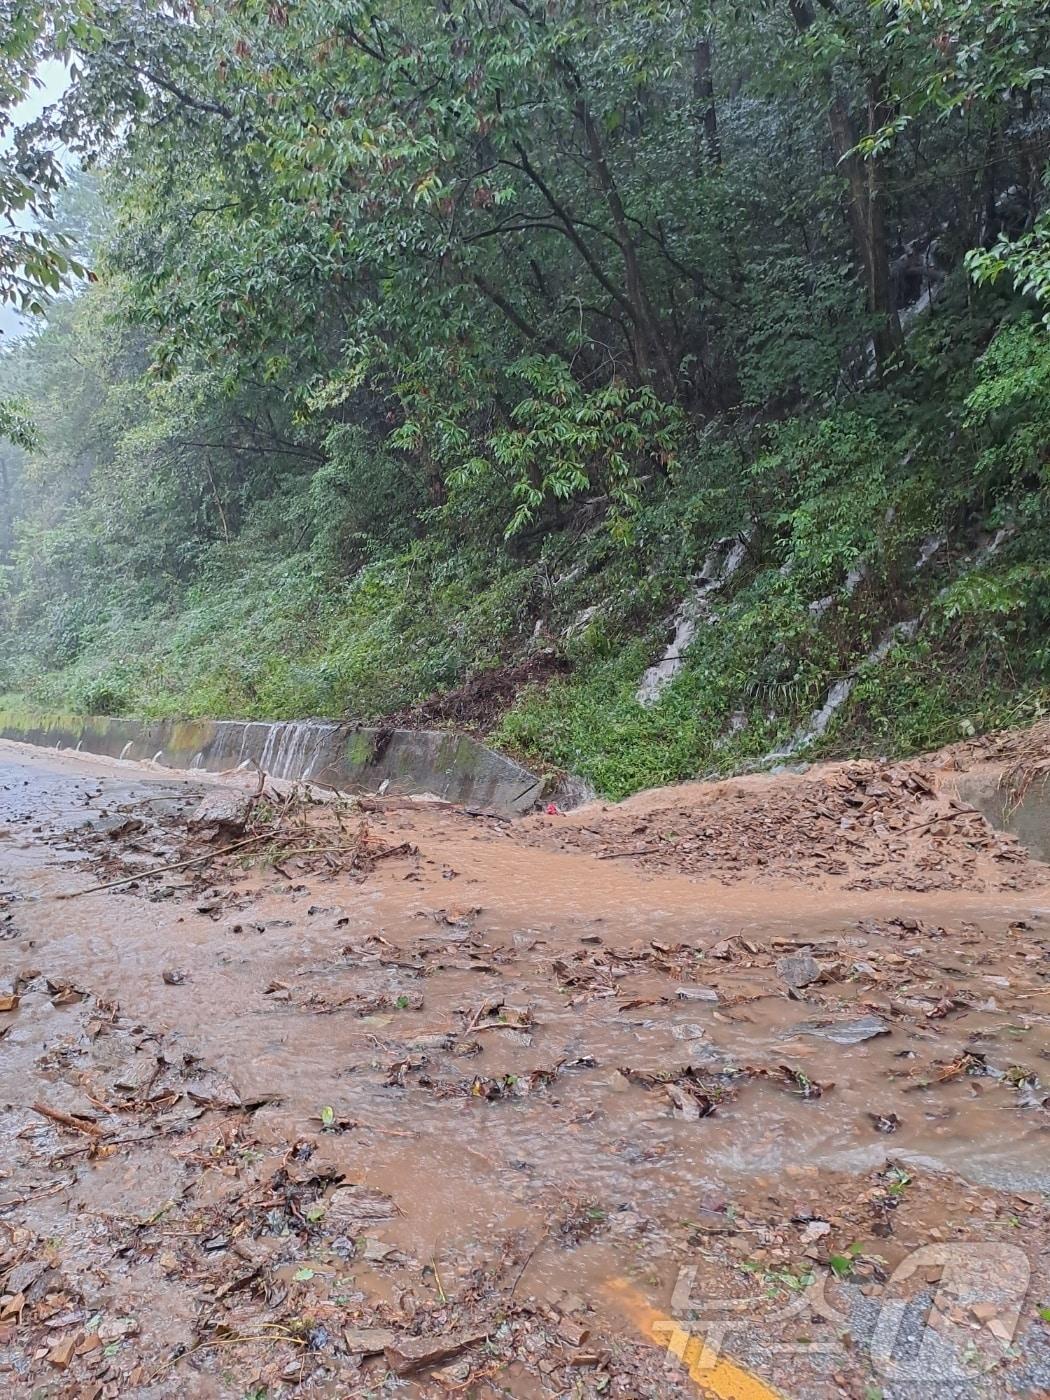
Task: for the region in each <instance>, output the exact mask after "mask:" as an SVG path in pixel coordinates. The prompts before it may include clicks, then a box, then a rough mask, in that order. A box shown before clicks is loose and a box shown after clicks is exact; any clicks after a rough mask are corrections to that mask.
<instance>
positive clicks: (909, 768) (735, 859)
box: [531, 762, 1046, 890]
mask: <svg viewBox="0 0 1050 1400" xmlns="http://www.w3.org/2000/svg"><path fill="white" fill-rule="evenodd" d="M672 791H673V800H671V801H669V800H668V796H669V795H671V794H661V793H649V794H643V795H642V796H640V797H638V798H633V799H630V800H628V801H627V802H625V803H622V804H621V805H620V806H619V807H605V808H602V809H601V810H600V814H599V816H598V820H597V821H595V820H594V815H595V812H594V809H593V808H589V809H587V810H586V811H585V812H581V813H577V814H570V816H569V817H568V819H565V818H562V817H560V816H558V815H555V816H548V817H543V818H533V819H532V820H531V825H532V826H533V828H534V829H535V830H536V831H537V832H538V833H540V839H542V840H550V841H552V842H553V843H555V844H557V845H560V846H563V847H565V846H576V847H579V848H582V849H584V850H588V851H592V852H594V853H595V854H596V855H598V857H599V858H600V859H603V860H611V859H617V860H633V861H638V862H640V863H641V864H643V865H644V866H646V867H648V868H650V869H654V870H672V871H677V872H681V873H683V874H688V875H694V876H702V877H708V878H714V879H718V880H722V881H726V882H732V881H734V880H749V881H751V880H755V879H766V880H778V879H780V880H784V879H786V880H821V879H826V878H827V877H829V876H833V877H839V878H841V879H843V880H844V881H845V882H846V885H847V888H849V889H855V890H865V889H869V890H871V889H879V888H883V889H893V890H952V889H959V890H997V889H1000V890H1009V889H1025V888H1027V887H1029V886H1032V885H1036V884H1040V883H1043V882H1044V880H1045V878H1046V872H1045V870H1043V869H1042V868H1041V867H1040V866H1039V865H1038V864H1037V863H1035V862H1033V861H1032V860H1031V859H1030V857H1029V856H1028V853H1027V852H1026V851H1025V849H1024V848H1023V847H1022V846H1021V845H1020V844H1019V842H1018V841H1017V838H1016V837H1014V836H1011V835H1008V834H1007V833H1004V832H1001V831H997V830H996V829H995V828H994V827H992V826H991V825H990V824H989V823H988V821H987V820H986V819H985V817H984V816H982V815H981V813H980V812H978V811H976V810H975V809H974V808H973V807H970V806H968V805H967V804H965V803H963V802H960V801H959V800H958V799H957V798H955V797H953V796H952V795H951V794H950V793H945V792H943V791H941V790H939V788H938V786H937V784H936V779H935V777H934V775H933V773H932V772H931V771H930V770H929V769H927V768H924V767H923V766H922V765H920V764H914V763H900V764H892V765H890V764H878V763H868V762H858V763H842V764H836V765H834V766H833V767H830V768H825V769H822V770H820V771H819V772H818V773H815V774H805V775H801V776H800V775H796V774H784V775H782V776H779V777H775V778H765V777H762V778H753V779H746V778H745V779H737V780H733V781H730V782H725V783H719V784H702V785H701V784H686V785H684V786H683V787H681V788H677V789H674V790H672Z"/></svg>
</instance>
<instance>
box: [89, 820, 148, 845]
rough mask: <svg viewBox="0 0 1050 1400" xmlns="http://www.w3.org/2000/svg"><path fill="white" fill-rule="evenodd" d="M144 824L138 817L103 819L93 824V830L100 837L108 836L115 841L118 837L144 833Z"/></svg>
mask: <svg viewBox="0 0 1050 1400" xmlns="http://www.w3.org/2000/svg"><path fill="white" fill-rule="evenodd" d="M145 829H146V823H145V822H144V821H141V820H140V819H139V818H138V817H105V818H104V819H103V820H102V821H100V822H97V823H96V824H95V830H96V831H97V832H98V834H99V835H100V836H108V837H109V838H110V840H112V841H115V840H117V838H118V837H120V836H133V835H134V834H135V833H136V832H138V831H145Z"/></svg>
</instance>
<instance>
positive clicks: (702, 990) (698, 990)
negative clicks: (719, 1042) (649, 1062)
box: [676, 969, 819, 1002]
mask: <svg viewBox="0 0 1050 1400" xmlns="http://www.w3.org/2000/svg"><path fill="white" fill-rule="evenodd" d="M818 970H819V969H818ZM676 995H677V996H678V998H679V999H680V1000H681V1001H711V1002H716V1001H717V1000H718V993H717V992H716V991H715V989H714V987H679V988H678V991H677V993H676Z"/></svg>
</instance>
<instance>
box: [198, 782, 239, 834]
mask: <svg viewBox="0 0 1050 1400" xmlns="http://www.w3.org/2000/svg"><path fill="white" fill-rule="evenodd" d="M254 806H255V798H254V796H252V795H247V794H245V793H243V792H226V791H224V790H223V789H221V788H217V789H216V790H215V791H214V792H208V793H205V795H204V797H203V798H202V799H201V801H200V803H199V804H198V806H197V807H196V808H195V809H194V812H193V814H192V816H191V817H190V820H189V824H190V826H191V827H196V828H198V829H202V828H205V827H211V828H214V829H215V830H216V831H219V830H221V831H222V832H223V834H230V833H239V832H243V830H244V828H245V827H246V826H247V824H248V818H249V817H250V816H251V812H252V808H253V807H254Z"/></svg>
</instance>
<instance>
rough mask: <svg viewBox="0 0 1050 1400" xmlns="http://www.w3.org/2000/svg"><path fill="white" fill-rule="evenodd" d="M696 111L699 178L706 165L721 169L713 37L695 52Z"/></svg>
mask: <svg viewBox="0 0 1050 1400" xmlns="http://www.w3.org/2000/svg"><path fill="white" fill-rule="evenodd" d="M693 108H694V111H695V118H694V120H695V122H696V145H695V155H694V161H695V164H696V172H697V174H698V175H699V174H701V173H702V171H703V169H704V166H705V165H721V163H722V143H721V140H720V139H719V135H718V111H717V109H716V107H715V84H714V75H713V73H712V71H711V36H710V34H705V35H704V37H703V38H702V39H699V40H697V43H696V45H695V46H694V48H693Z"/></svg>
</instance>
